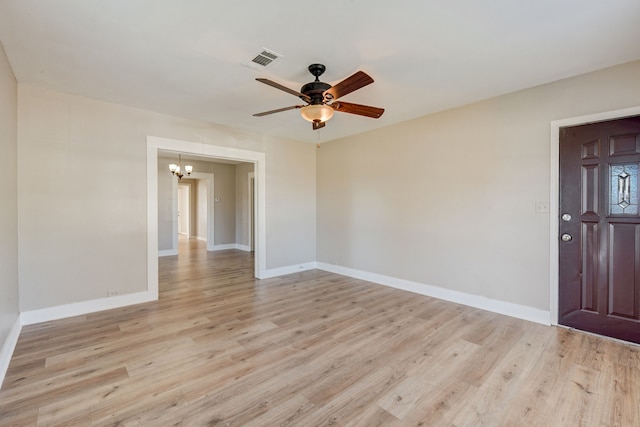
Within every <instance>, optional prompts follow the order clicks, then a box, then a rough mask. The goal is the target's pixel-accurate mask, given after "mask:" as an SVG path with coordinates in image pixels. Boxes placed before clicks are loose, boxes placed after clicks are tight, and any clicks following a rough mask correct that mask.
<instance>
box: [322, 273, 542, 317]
mask: <svg viewBox="0 0 640 427" xmlns="http://www.w3.org/2000/svg"><path fill="white" fill-rule="evenodd" d="M316 264H317V268H318V269H319V270H325V271H329V272H331V273H336V274H341V275H343V276H348V277H353V278H355V279H361V280H366V281H368V282H373V283H377V284H380V285H385V286H390V287H392V288H396V289H402V290H404V291H409V292H414V293H417V294H421V295H426V296H429V297H433V298H438V299H441V300H445V301H450V302H455V303H457V304H463V305H467V306H470V307H475V308H479V309H482V310H487V311H491V312H493V313H499V314H504V315H506V316H511V317H515V318H518V319H523V320H528V321H530V322H535V323H541V324H543V325H550V324H551V313H550V312H549V311H545V310H540V309H538V308H534V307H529V306H526V305H520V304H514V303H511V302H506V301H499V300H495V299H491V298H487V297H483V296H480V295H473V294H468V293H465V292H459V291H454V290H451V289H445V288H441V287H438V286H432V285H426V284H423V283H418V282H412V281H410V280H404V279H397V278H395V277H390V276H384V275H382V274H376V273H369V272H366V271H361V270H356V269H353V268H348V267H342V266H339V265H332V264H327V263H324V262H317V263H316Z"/></svg>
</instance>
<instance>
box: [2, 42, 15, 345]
mask: <svg viewBox="0 0 640 427" xmlns="http://www.w3.org/2000/svg"><path fill="white" fill-rule="evenodd" d="M17 100H18V96H17V84H16V79H15V77H14V76H13V71H12V70H11V66H10V65H9V62H8V61H7V57H6V55H5V53H4V49H3V47H2V45H1V44H0V159H2V167H0V236H1V237H0V349H2V346H3V345H4V343H5V340H6V339H7V336H8V333H9V330H10V329H11V327H12V326H13V325H14V323H15V322H16V319H17V318H18V196H17V179H16V176H17V159H16V150H17V108H18V106H17V105H18V103H17Z"/></svg>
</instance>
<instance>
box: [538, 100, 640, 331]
mask: <svg viewBox="0 0 640 427" xmlns="http://www.w3.org/2000/svg"><path fill="white" fill-rule="evenodd" d="M637 115H640V106H638V107H631V108H625V109H622V110H614V111H605V112H602V113H596V114H589V115H586V116H578V117H571V118H567V119H562V120H554V121H552V122H551V146H550V159H551V166H550V170H549V178H550V179H549V182H550V188H549V197H550V200H549V212H550V215H549V236H550V237H549V255H550V259H549V276H550V277H549V306H550V307H549V308H550V312H551V319H550V321H551V324H552V325H558V291H559V289H560V288H559V283H558V274H559V259H558V257H559V248H558V227H559V219H558V217H559V215H558V213H559V212H558V210H559V209H560V206H559V202H560V200H559V199H560V128H562V127H567V126H578V125H583V124H586V123H594V122H601V121H605V120H614V119H622V118H624V117H629V116H637Z"/></svg>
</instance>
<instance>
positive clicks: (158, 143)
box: [147, 136, 267, 299]
mask: <svg viewBox="0 0 640 427" xmlns="http://www.w3.org/2000/svg"><path fill="white" fill-rule="evenodd" d="M159 150H162V151H173V152H175V153H184V154H195V155H198V156H204V157H211V158H218V159H226V160H235V161H240V162H247V163H253V165H254V166H253V170H254V173H255V186H256V229H255V232H256V233H255V234H256V235H255V244H256V249H255V255H254V261H255V266H254V274H255V277H256V278H258V279H261V278H263V277H266V271H267V233H266V184H265V177H266V155H265V153H261V152H257V151H249V150H242V149H239V148H232V147H221V146H217V145H209V144H205V143H202V142H191V141H182V140H178V139H169V138H160V137H157V136H147V291H148V292H149V293H150V294H151V297H152V298H153V299H158V151H159Z"/></svg>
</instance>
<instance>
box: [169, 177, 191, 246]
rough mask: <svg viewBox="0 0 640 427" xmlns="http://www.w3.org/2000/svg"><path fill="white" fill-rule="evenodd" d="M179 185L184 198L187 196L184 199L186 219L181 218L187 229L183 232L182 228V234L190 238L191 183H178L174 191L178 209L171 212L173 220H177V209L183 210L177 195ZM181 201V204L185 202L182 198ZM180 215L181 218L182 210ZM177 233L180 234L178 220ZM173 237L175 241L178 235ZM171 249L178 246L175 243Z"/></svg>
mask: <svg viewBox="0 0 640 427" xmlns="http://www.w3.org/2000/svg"><path fill="white" fill-rule="evenodd" d="M180 187H182V188H183V190H182V194H183V195H185V194H186V198H187V200H186V206H187V218H186V220H185V219H182V221H183V222H182V223H183V224H185V222H186V229H187V230H186V233H184V231H185V230H182V231H183V233H184V234H186V235H187V239H190V238H191V185H190V184H181V183H178V186H177V191H176V200H177V201H178V202H177V205H178V209H177V210H176V211H174V213H173V220H174V221H177V220H178V218H177V216H178V212H179V211H184V209H181V208H182V206H180V201H179V197H178V194H180ZM184 189H186V193H185V190H184ZM182 202H183V203H182V204H183V205H184V204H185V203H184V200H183V201H182ZM180 217H181V218H183V217H184V212H182V215H180ZM177 234H180V221H178V233H177ZM174 239H176V241H177V239H178V237H177V236H174ZM173 249H176V250H177V249H178V246H177V245H174V246H173Z"/></svg>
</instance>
